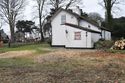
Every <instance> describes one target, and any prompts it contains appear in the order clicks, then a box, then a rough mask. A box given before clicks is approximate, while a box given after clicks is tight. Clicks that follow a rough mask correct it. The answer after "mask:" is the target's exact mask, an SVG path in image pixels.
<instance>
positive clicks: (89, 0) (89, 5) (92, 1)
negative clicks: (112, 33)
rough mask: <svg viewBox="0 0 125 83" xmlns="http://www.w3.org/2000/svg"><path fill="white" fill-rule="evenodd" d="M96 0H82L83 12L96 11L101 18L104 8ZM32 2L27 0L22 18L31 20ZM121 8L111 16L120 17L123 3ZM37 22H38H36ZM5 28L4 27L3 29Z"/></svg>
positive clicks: (7, 29) (123, 13)
mask: <svg viewBox="0 0 125 83" xmlns="http://www.w3.org/2000/svg"><path fill="white" fill-rule="evenodd" d="M98 1H100V0H83V8H82V9H83V12H87V13H90V12H97V13H99V14H100V15H101V16H102V17H103V18H104V14H105V11H104V9H103V8H102V7H101V6H100V5H99V4H98ZM33 4H34V3H33V2H32V0H28V4H27V7H26V8H25V11H24V17H23V19H26V20H32V19H33V14H32V13H33ZM120 8H121V10H119V11H115V13H113V16H114V17H121V16H125V9H124V8H125V5H121V7H120ZM36 24H38V23H36ZM3 28H4V31H5V32H6V33H9V28H8V26H4V27H3ZM5 28H6V29H5Z"/></svg>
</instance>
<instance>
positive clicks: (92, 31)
mask: <svg viewBox="0 0 125 83" xmlns="http://www.w3.org/2000/svg"><path fill="white" fill-rule="evenodd" d="M65 25H67V26H71V27H74V28H78V29H81V30H85V31H88V32H91V33H98V34H101V32H99V31H95V30H92V29H88V28H85V27H82V26H78V25H75V24H70V23H65Z"/></svg>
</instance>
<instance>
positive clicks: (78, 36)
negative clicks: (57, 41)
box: [74, 32, 81, 40]
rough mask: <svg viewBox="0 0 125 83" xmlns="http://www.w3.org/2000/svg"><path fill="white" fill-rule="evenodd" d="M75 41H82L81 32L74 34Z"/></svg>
mask: <svg viewBox="0 0 125 83" xmlns="http://www.w3.org/2000/svg"><path fill="white" fill-rule="evenodd" d="M74 40H81V32H74Z"/></svg>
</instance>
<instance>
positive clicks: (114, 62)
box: [0, 49, 125, 83]
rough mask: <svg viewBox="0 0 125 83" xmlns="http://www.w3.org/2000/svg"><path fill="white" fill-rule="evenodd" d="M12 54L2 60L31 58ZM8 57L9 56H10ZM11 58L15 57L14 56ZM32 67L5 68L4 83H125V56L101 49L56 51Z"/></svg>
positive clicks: (1, 78)
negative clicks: (22, 57)
mask: <svg viewBox="0 0 125 83" xmlns="http://www.w3.org/2000/svg"><path fill="white" fill-rule="evenodd" d="M32 53H33V52H31V51H19V52H8V53H5V54H3V55H0V57H1V58H3V56H4V58H12V57H21V56H27V57H29V55H31V54H32ZM7 54H8V55H7ZM10 55H11V56H10ZM33 61H34V62H35V64H31V65H30V66H24V67H22V66H20V65H18V66H17V67H15V66H10V67H9V66H7V67H6V66H1V67H0V81H1V82H2V83H125V54H119V53H106V52H103V51H97V50H76V49H56V50H53V51H52V52H49V53H46V54H40V55H38V56H35V57H34V58H33Z"/></svg>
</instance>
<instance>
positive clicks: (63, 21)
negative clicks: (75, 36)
mask: <svg viewBox="0 0 125 83" xmlns="http://www.w3.org/2000/svg"><path fill="white" fill-rule="evenodd" d="M65 23H66V15H61V24H65Z"/></svg>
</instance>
